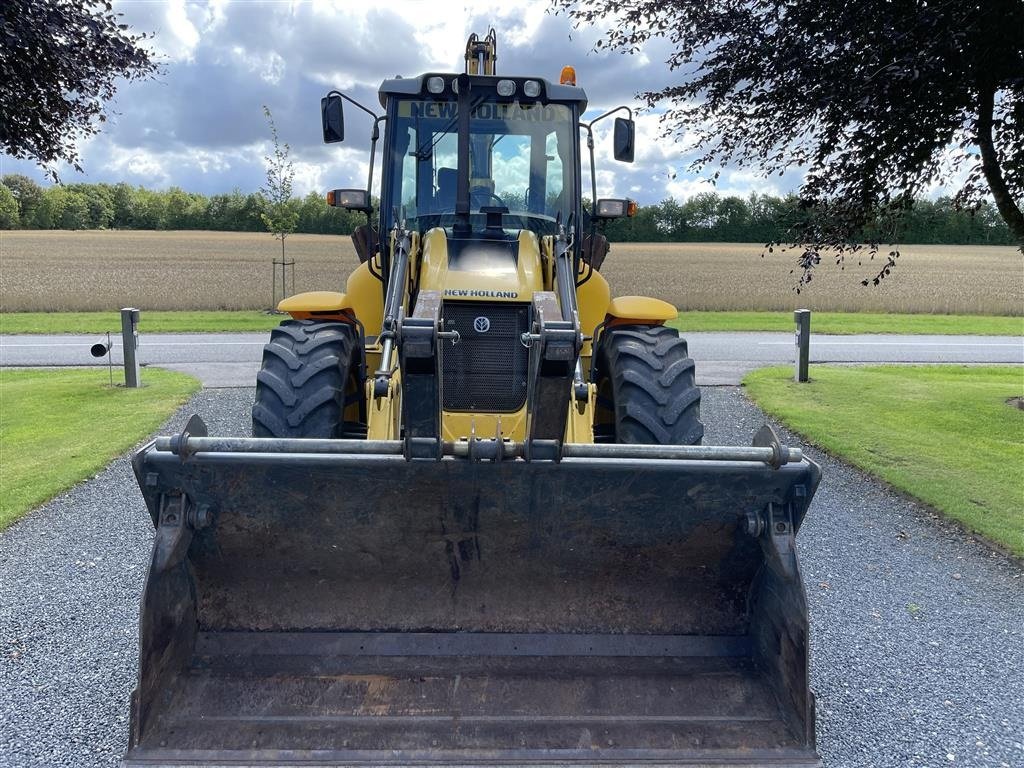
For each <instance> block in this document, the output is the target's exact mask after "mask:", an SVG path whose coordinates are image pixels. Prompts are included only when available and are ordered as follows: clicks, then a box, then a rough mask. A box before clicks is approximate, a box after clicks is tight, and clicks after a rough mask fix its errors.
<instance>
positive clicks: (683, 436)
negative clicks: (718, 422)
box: [597, 325, 704, 445]
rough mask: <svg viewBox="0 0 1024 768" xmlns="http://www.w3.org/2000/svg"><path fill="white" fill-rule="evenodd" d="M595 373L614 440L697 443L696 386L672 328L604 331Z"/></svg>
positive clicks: (699, 432) (600, 401) (699, 436)
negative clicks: (612, 429)
mask: <svg viewBox="0 0 1024 768" xmlns="http://www.w3.org/2000/svg"><path fill="white" fill-rule="evenodd" d="M597 374H598V375H597V382H598V407H599V409H600V408H604V409H606V414H607V412H608V411H610V418H609V419H607V421H608V422H610V423H609V426H613V427H614V442H616V443H633V444H636V443H643V444H652V445H700V442H701V440H702V439H703V437H704V424H703V423H702V422H701V420H700V390H699V389H698V388H697V385H696V384H695V383H694V363H693V360H692V359H690V357H689V354H688V351H687V347H686V341H685V340H684V339H681V338H679V332H678V331H676V329H674V328H666V327H665V326H660V325H659V326H644V325H629V326H619V327H615V328H611V329H609V330H607V331H605V332H604V334H602V336H601V338H600V340H599V342H598V349H597Z"/></svg>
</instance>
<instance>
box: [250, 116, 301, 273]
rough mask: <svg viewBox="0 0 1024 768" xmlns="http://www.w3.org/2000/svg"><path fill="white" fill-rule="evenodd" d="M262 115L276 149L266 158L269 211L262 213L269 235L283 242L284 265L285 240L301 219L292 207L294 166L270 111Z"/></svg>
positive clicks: (266, 196) (266, 187) (266, 188)
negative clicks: (270, 233) (271, 234)
mask: <svg viewBox="0 0 1024 768" xmlns="http://www.w3.org/2000/svg"><path fill="white" fill-rule="evenodd" d="M263 115H264V116H265V117H266V118H267V123H268V124H269V125H270V136H271V140H272V142H273V145H274V151H273V155H267V156H266V157H265V158H264V159H265V160H266V162H267V183H266V185H265V186H264V187H263V189H261V190H260V192H261V193H262V194H263V197H264V198H265V199H266V201H267V206H266V210H265V211H263V212H261V213H260V218H261V219H262V220H263V223H264V225H266V227H267V231H269V232H272V233H273V234H274V237H276V238H277V239H279V240H280V241H281V260H282V261H284V239H285V238H286V237H287V236H288V235H290V234H291V233H292V232H294V231H295V228H296V227H297V226H298V224H299V215H298V213H296V211H295V209H294V207H293V206H291V205H290V203H291V200H292V183H293V182H294V180H295V166H294V165H293V164H292V161H291V159H290V158H289V154H290V153H291V147H290V146H289V145H288V143H287V142H285V143H284V144H282V143H281V140H280V138H279V137H278V135H277V126H276V125H274V116H273V115H272V114H271V113H270V108H269V107H268V106H266V105H265V104H264V105H263Z"/></svg>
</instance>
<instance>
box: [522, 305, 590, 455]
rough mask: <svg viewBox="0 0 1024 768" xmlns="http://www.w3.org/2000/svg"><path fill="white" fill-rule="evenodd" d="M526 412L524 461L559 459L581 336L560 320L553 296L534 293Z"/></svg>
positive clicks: (568, 322) (572, 327)
mask: <svg viewBox="0 0 1024 768" xmlns="http://www.w3.org/2000/svg"><path fill="white" fill-rule="evenodd" d="M530 341H531V344H530V366H529V375H530V379H529V390H528V394H527V403H528V411H527V417H526V446H525V451H524V458H526V460H527V461H531V460H549V461H550V460H555V461H557V460H558V458H559V457H560V456H561V444H562V441H563V440H564V439H565V427H566V423H567V421H568V419H569V403H568V398H569V397H571V396H572V394H573V389H572V384H573V378H574V374H575V372H576V370H577V360H578V359H579V354H580V335H579V332H578V331H577V328H576V325H575V324H574V323H573V322H572V321H571V320H565V319H563V313H562V310H561V309H560V307H559V305H558V302H557V300H556V299H555V294H554V293H552V292H550V291H537V292H535V293H534V294H533V333H531V334H530Z"/></svg>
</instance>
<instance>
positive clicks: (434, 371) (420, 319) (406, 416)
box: [399, 291, 444, 461]
mask: <svg viewBox="0 0 1024 768" xmlns="http://www.w3.org/2000/svg"><path fill="white" fill-rule="evenodd" d="M440 330H441V293H440V291H420V294H419V297H418V298H417V300H416V308H415V310H414V311H413V314H412V316H410V317H404V318H402V325H401V344H400V345H399V359H400V362H401V366H402V424H403V426H404V429H405V458H406V459H407V460H409V461H411V460H412V459H434V460H439V459H440V458H441V456H442V453H443V448H444V446H443V445H442V442H441V345H440V344H439V343H438V334H439V333H440Z"/></svg>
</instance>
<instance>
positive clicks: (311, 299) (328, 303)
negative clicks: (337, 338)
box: [277, 291, 352, 320]
mask: <svg viewBox="0 0 1024 768" xmlns="http://www.w3.org/2000/svg"><path fill="white" fill-rule="evenodd" d="M351 307H352V304H351V302H349V300H348V296H346V295H345V294H344V293H338V292H337V291H308V292H306V293H297V294H295V295H294V296H289V297H288V298H287V299H281V301H279V302H278V303H277V308H278V310H280V311H281V312H287V313H288V314H289V315H291V316H292V317H294V318H295V319H296V320H309V319H310V318H313V317H317V318H328V317H331V316H332V315H343V314H346V313H345V310H350V309H351Z"/></svg>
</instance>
